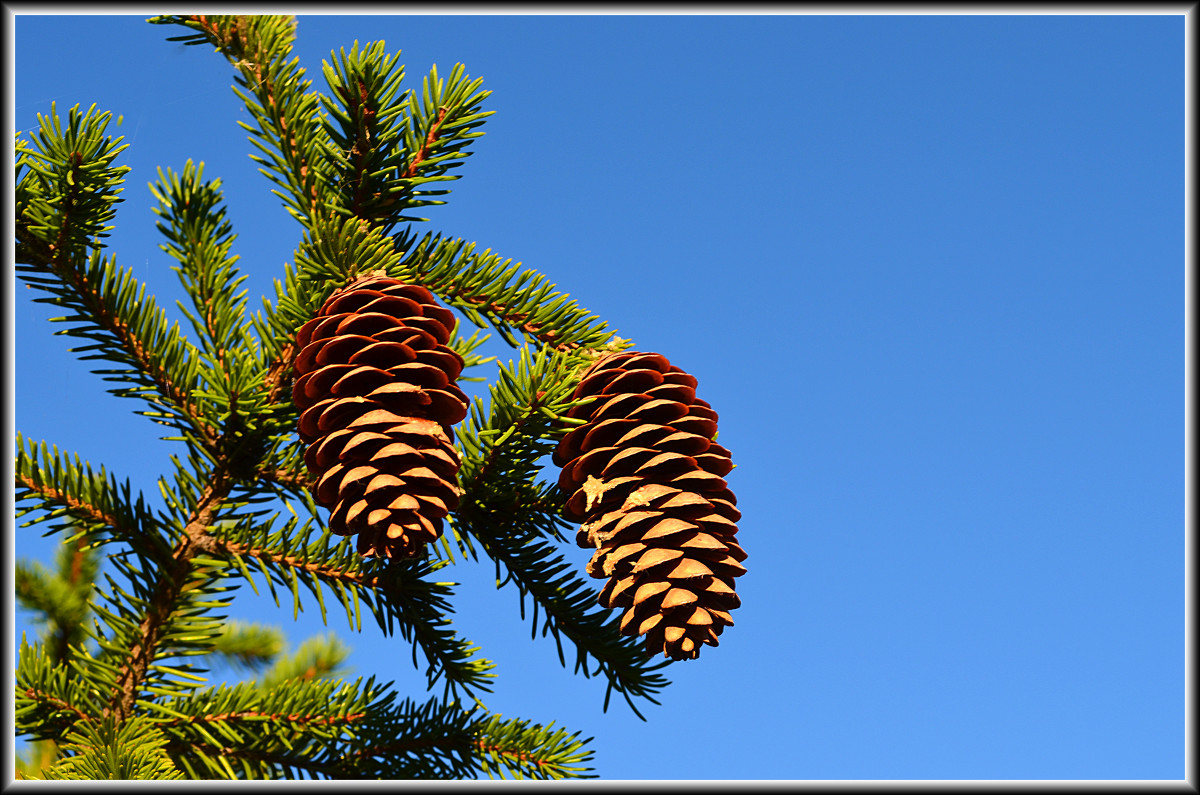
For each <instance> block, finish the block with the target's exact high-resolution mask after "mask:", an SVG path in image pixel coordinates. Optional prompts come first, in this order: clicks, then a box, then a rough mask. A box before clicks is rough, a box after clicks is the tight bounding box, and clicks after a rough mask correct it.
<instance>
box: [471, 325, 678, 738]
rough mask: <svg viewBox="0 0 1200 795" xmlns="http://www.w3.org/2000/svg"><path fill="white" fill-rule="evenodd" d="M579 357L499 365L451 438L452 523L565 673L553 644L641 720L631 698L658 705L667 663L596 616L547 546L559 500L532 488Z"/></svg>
mask: <svg viewBox="0 0 1200 795" xmlns="http://www.w3.org/2000/svg"><path fill="white" fill-rule="evenodd" d="M587 359H588V357H586V356H583V355H575V356H572V355H569V354H562V353H553V354H548V353H547V350H546V349H545V348H543V349H541V350H539V351H538V352H537V353H536V354H534V355H530V354H529V353H528V349H527V348H523V349H522V350H521V358H520V360H519V362H518V363H517V364H516V365H515V366H514V365H512V364H511V363H510V364H509V366H507V367H503V366H502V367H501V372H500V377H499V378H498V379H497V381H496V383H495V384H494V385H493V387H492V390H491V402H490V407H489V409H488V411H487V412H486V413H485V410H484V408H483V402H482V401H480V400H478V399H477V400H476V402H475V403H474V405H473V406H472V407H471V412H470V414H469V415H468V417H467V421H466V422H465V423H464V427H463V428H462V430H461V432H460V434H459V440H460V444H461V445H462V449H463V452H464V459H463V466H462V469H461V471H460V480H461V483H462V485H463V489H464V496H463V498H462V500H461V502H460V505H459V509H458V511H457V513H456V514H455V516H454V523H455V528H456V530H457V531H458V532H460V533H462V534H465V535H469V536H471V537H472V538H474V539H475V540H476V541H478V543H479V544H480V545H481V546H482V547H483V549H484V551H485V552H486V553H487V554H488V556H489V557H491V558H492V559H493V560H494V561H495V563H496V583H497V587H502V586H503V585H505V584H507V583H509V582H511V583H513V584H514V585H515V586H516V587H517V590H518V593H519V594H520V599H521V615H522V617H524V616H525V598H526V597H529V598H530V600H531V603H532V605H533V631H534V634H535V636H536V633H537V629H538V612H539V611H540V612H541V613H542V615H543V616H544V621H543V623H542V626H541V630H542V634H543V636H544V635H546V634H550V635H552V636H553V637H554V640H555V644H556V646H557V648H558V655H559V660H560V661H561V662H562V663H563V665H566V659H565V657H564V655H563V649H562V641H561V637H560V636H562V637H566V638H567V639H568V640H569V641H571V642H572V644H573V645H574V646H575V649H576V659H575V670H576V671H577V672H580V671H581V672H582V673H583V674H584V675H585V676H591V675H592V674H593V672H592V671H591V670H590V667H589V658H591V659H592V660H595V661H596V665H597V668H596V671H595V672H594V673H597V674H603V675H604V677H605V678H606V679H607V680H608V690H607V692H606V694H605V700H604V704H605V708H606V709H607V707H608V700H609V697H610V696H611V694H612V691H614V690H615V691H617V692H618V693H621V694H622V695H623V696H624V698H625V700H626V702H627V703H628V704H629V706H630V708H632V709H633V711H634V713H635V714H637V715H638V716H639V717H642V715H641V713H640V712H639V711H638V709H637V706H636V705H635V704H634V701H633V699H634V698H635V697H639V698H644V699H646V700H648V701H650V702H651V703H655V704H656V703H658V702H657V701H656V700H655V699H654V697H653V695H654V693H656V692H658V691H659V690H661V689H662V688H664V687H665V686H666V685H667V684H668V682H667V680H666V678H665V677H663V676H662V675H661V674H657V673H654V672H655V671H657V670H658V669H660V668H662V667H663V666H664V665H665V663H662V662H652V660H651V659H650V656H649V655H648V654H647V653H646V652H645V650H644V649H643V648H642V647H641V646H640V644H638V643H636V640H635V639H634V638H631V637H628V636H625V635H622V634H621V633H620V631H619V628H618V624H619V620H618V617H615V616H614V617H610V616H609V615H608V614H607V613H606V612H605V611H604V610H603V609H602V608H600V606H599V605H598V603H597V598H596V591H595V590H594V589H592V588H591V587H589V586H588V585H587V584H586V583H585V581H584V580H583V579H582V578H580V577H579V575H578V574H577V573H576V571H575V568H574V567H573V566H571V565H570V564H569V563H567V562H566V561H565V560H564V559H563V557H562V555H561V554H559V553H558V550H557V548H556V546H555V545H554V544H553V542H554V541H559V540H562V534H561V533H560V530H559V528H560V527H567V526H569V525H567V523H566V522H565V521H564V520H563V519H562V518H561V517H560V516H559V515H558V513H559V511H560V510H561V498H560V497H558V495H557V493H556V491H555V490H554V489H553V487H552V486H551V487H547V486H545V485H543V484H540V483H539V482H538V480H537V479H538V476H539V475H540V471H541V468H540V462H541V461H542V460H543V459H544V458H545V457H546V456H547V455H548V454H549V453H550V452H551V451H552V450H553V447H554V444H555V441H556V438H557V437H558V436H560V435H561V433H562V431H563V428H564V427H565V423H564V421H563V417H564V415H565V414H566V412H567V411H568V410H569V409H570V408H571V406H573V405H574V401H572V400H571V392H572V391H573V389H574V387H575V384H576V382H577V380H578V373H579V371H580V369H581V368H582V367H583V366H585V363H586V361H587ZM502 568H504V569H506V570H507V573H506V575H505V576H504V577H503V578H502V577H501V569H502Z"/></svg>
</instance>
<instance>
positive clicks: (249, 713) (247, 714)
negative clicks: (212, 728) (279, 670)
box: [154, 710, 367, 726]
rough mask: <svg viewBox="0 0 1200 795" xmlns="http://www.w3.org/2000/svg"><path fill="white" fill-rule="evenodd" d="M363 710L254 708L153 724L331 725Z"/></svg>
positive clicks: (362, 714)
mask: <svg viewBox="0 0 1200 795" xmlns="http://www.w3.org/2000/svg"><path fill="white" fill-rule="evenodd" d="M366 714H367V713H365V712H353V713H349V714H347V715H334V716H332V717H330V716H318V717H313V716H311V715H302V714H300V713H298V712H293V713H291V714H288V715H284V714H281V713H276V712H257V711H255V710H246V711H244V712H219V713H217V714H215V715H199V716H196V715H189V716H185V717H183V718H174V719H172V720H161V721H160V720H156V721H155V722H154V725H155V726H179V725H184V724H198V723H220V722H222V721H233V720H278V721H287V722H288V723H299V724H302V725H322V726H332V725H334V724H336V723H353V722H354V721H357V720H361V719H362V718H364V717H366Z"/></svg>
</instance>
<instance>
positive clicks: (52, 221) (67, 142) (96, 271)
mask: <svg viewBox="0 0 1200 795" xmlns="http://www.w3.org/2000/svg"><path fill="white" fill-rule="evenodd" d="M110 117H111V114H110V113H107V112H105V113H99V114H97V113H96V112H95V107H94V106H93V107H92V108H91V109H89V110H88V111H87V113H82V114H81V113H80V112H79V108H78V106H76V107H74V108H72V109H71V110H70V112H69V113H68V119H67V125H66V127H65V128H64V127H63V126H62V124H61V120H60V119H59V118H58V115H57V113H55V112H54V110H53V107H52V110H51V113H50V114H49V115H48V116H41V115H40V114H39V129H38V130H37V131H36V132H35V134H34V136H33V138H34V143H32V144H31V143H28V142H26V141H24V140H22V139H20V138H18V139H17V162H16V184H17V207H16V210H17V218H16V230H15V231H16V238H17V242H18V246H17V272H18V274H20V275H21V277H22V279H23V280H24V281H25V282H26V283H27V284H29V285H30V286H32V287H35V288H37V289H39V290H42V291H44V292H46V293H49V296H48V297H45V298H41V299H37V300H38V301H39V302H40V303H50V304H54V305H56V306H61V307H64V308H65V309H66V310H68V312H70V314H69V315H67V316H65V317H61V318H55V320H56V321H58V322H70V323H73V324H74V325H72V326H71V327H69V328H67V329H65V330H64V331H62V332H60V333H63V334H68V335H70V336H73V337H79V338H82V339H85V340H88V341H89V342H90V343H91V344H89V345H86V346H84V347H81V348H76V349H75V350H76V351H78V352H87V353H88V354H89V355H87V356H84V357H82V358H83V359H84V360H97V359H104V360H108V361H110V362H113V363H115V364H117V365H119V366H121V368H122V369H117V370H96V371H94V372H96V373H97V374H100V375H105V376H107V378H106V379H105V380H107V381H110V382H115V383H118V384H123V385H125V386H122V387H119V388H117V389H114V390H112V392H113V394H116V395H118V396H121V397H141V398H143V399H145V400H147V401H148V402H149V403H150V404H151V406H152V407H153V410H152V411H151V412H142V413H144V414H147V415H148V416H152V417H155V418H156V420H157V421H159V422H162V423H163V424H167V425H174V426H175V427H178V428H180V429H181V430H183V431H185V432H190V433H194V434H196V435H197V436H198V439H199V441H200V443H202V444H203V443H211V442H212V440H213V439H215V437H216V435H217V433H216V431H215V429H214V428H213V427H212V426H211V424H210V421H209V420H208V419H207V418H206V417H205V416H204V410H203V407H202V406H199V405H197V404H196V403H194V402H193V400H192V398H191V394H190V393H191V390H192V388H193V387H194V385H195V382H196V378H197V372H196V371H197V367H196V364H195V361H194V359H195V355H194V354H195V351H194V348H193V347H192V346H191V345H190V343H188V342H187V340H186V339H184V338H183V337H181V336H180V334H179V331H178V324H175V325H174V326H170V325H168V322H167V319H166V315H165V314H164V313H163V312H162V310H161V309H159V308H158V307H157V305H156V304H155V302H154V300H153V298H152V297H148V296H147V295H146V294H145V287H144V285H139V284H138V282H137V280H136V279H134V278H133V275H132V272H131V271H130V270H128V269H125V268H121V267H119V266H118V265H117V263H116V258H115V257H107V258H106V257H104V256H103V255H102V251H101V250H102V249H103V244H102V243H101V242H100V240H101V238H103V237H105V236H107V230H109V229H111V228H112V227H111V226H109V225H108V222H109V221H110V220H111V219H112V217H113V215H114V212H115V204H116V203H117V202H119V201H121V199H120V196H119V194H120V192H121V184H122V182H123V180H124V174H125V173H126V172H127V171H128V170H129V169H128V167H127V166H117V165H115V159H116V157H117V155H118V154H119V153H120V152H121V151H122V150H123V149H124V148H125V147H124V146H122V145H120V140H121V139H120V138H117V139H113V138H112V137H109V136H106V135H105V130H106V128H107V125H108V122H109V119H110Z"/></svg>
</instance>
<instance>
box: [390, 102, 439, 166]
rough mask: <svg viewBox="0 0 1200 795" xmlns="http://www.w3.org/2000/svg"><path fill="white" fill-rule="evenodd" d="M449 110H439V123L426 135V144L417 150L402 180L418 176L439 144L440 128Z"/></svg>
mask: <svg viewBox="0 0 1200 795" xmlns="http://www.w3.org/2000/svg"><path fill="white" fill-rule="evenodd" d="M448 110H449V108H447V107H446V106H445V105H442V106H441V107H440V108H438V117H437V121H435V122H434V123H433V125H432V126H431V127H430V128H429V132H428V133H426V134H425V143H424V144H423V145H422V146H421V148H420V149H418V150H417V154H416V156H414V157H413V159H412V162H410V163H409V164H408V168H406V169H404V173H403V174H401V175H400V179H412V178H413V177H415V176H416V175H417V168H418V166H420V165H421V163H423V162H424V161H425V158H427V157H429V150H430V149H432V148H433V145H434V144H435V143H436V142H437V134H438V128H439V127H441V126H442V121H443V120H445V118H446V112H447V111H448Z"/></svg>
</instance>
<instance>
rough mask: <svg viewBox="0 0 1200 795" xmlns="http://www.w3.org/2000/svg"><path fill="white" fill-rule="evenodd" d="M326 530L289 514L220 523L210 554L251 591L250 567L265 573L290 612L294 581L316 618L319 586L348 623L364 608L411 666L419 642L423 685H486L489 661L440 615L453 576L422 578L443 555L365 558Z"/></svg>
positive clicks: (295, 599)
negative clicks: (404, 646) (405, 650)
mask: <svg viewBox="0 0 1200 795" xmlns="http://www.w3.org/2000/svg"><path fill="white" fill-rule="evenodd" d="M331 536H332V534H331V533H329V531H328V530H322V531H320V532H318V531H317V528H315V527H314V526H313V525H312V524H311V523H307V522H306V523H305V524H303V525H300V524H298V522H297V520H296V519H294V518H293V519H290V520H289V521H288V522H285V523H283V524H282V525H281V526H280V527H279V528H275V527H274V525H273V522H271V521H266V522H262V523H259V524H257V525H252V524H243V525H238V526H230V527H223V528H221V529H220V530H219V531H218V538H217V540H216V544H215V545H214V548H213V550H212V553H213V554H214V555H217V556H219V557H221V558H223V559H225V560H227V561H229V562H230V564H231V565H233V566H235V567H237V569H238V570H239V571H240V572H241V573H242V576H243V577H244V578H246V580H247V581H248V582H249V584H250V585H251V587H253V588H254V589H255V590H256V591H257V584H256V583H255V580H254V577H253V574H254V572H255V571H257V572H259V573H261V574H263V575H265V580H266V585H267V587H268V588H269V589H270V591H271V593H272V595H273V596H274V597H275V600H276V603H278V602H279V596H278V593H277V592H276V590H275V586H276V584H279V585H282V586H283V587H285V588H287V589H288V591H289V592H290V593H291V596H292V603H293V609H294V611H296V612H298V611H299V610H300V609H301V608H300V605H301V599H300V589H301V587H303V588H305V589H306V590H308V591H309V592H310V593H312V594H313V596H314V597H315V598H316V599H317V602H318V605H319V607H320V609H321V615H322V617H323V618H325V616H326V613H325V610H326V606H325V601H324V593H325V591H326V590H329V591H330V592H332V593H333V595H334V598H335V599H336V600H337V602H338V603H339V604H340V605H341V606H342V607H343V609H345V610H346V615H347V619H348V620H349V622H350V625H351V627H352V628H356V629H360V628H361V615H360V612H359V611H360V609H361V608H362V607H365V608H366V609H367V610H368V611H369V612H370V613H371V614H372V615H373V617H374V618H375V621H376V623H377V624H378V625H379V627H380V629H382V630H383V631H384V632H385V633H387V634H389V635H392V634H397V633H398V634H399V635H400V637H402V638H403V639H404V640H406V641H408V642H410V643H412V644H413V652H412V660H413V665H414V666H417V664H418V663H417V650H418V648H420V650H421V651H422V652H423V654H424V656H425V659H426V662H427V668H426V677H427V679H428V684H429V686H431V687H432V686H433V685H434V684H435V683H436V682H437V681H438V680H439V679H442V678H444V680H445V686H446V689H447V692H448V693H453V692H456V691H457V690H458V689H459V688H461V689H462V690H463V691H464V692H465V693H468V694H470V693H472V692H475V691H485V692H486V691H489V690H490V689H491V684H490V680H491V679H492V678H493V677H494V674H492V673H490V671H491V669H492V668H493V667H494V666H493V664H492V663H491V662H490V661H488V660H485V659H481V658H476V657H475V656H474V653H475V651H476V650H477V647H476V646H474V645H472V644H471V643H470V642H468V641H466V640H465V639H463V638H460V637H458V635H457V634H456V633H455V632H454V631H453V630H452V629H451V621H450V619H449V618H448V617H447V616H448V615H451V614H453V606H452V605H451V603H450V601H449V599H450V596H451V593H452V592H451V586H452V585H453V583H449V582H431V581H429V579H428V578H429V577H430V576H431V575H432V574H433V573H434V572H436V571H437V570H438V569H440V568H442V567H443V566H444V565H445V563H444V562H438V561H427V560H420V559H412V560H396V561H392V562H390V563H385V562H381V561H374V560H365V559H363V558H361V557H360V556H359V555H358V554H357V553H356V552H355V549H354V545H353V543H348V542H345V541H344V542H342V543H339V544H332V543H330V541H331Z"/></svg>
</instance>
